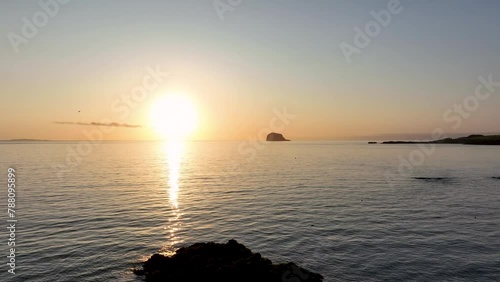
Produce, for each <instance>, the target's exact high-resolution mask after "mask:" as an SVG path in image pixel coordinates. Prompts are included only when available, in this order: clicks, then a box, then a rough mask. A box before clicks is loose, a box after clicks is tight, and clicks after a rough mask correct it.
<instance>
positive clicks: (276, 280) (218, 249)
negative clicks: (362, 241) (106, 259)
mask: <svg viewBox="0 0 500 282" xmlns="http://www.w3.org/2000/svg"><path fill="white" fill-rule="evenodd" d="M134 272H135V273H136V274H137V275H144V276H145V278H146V281H148V282H156V281H169V282H180V281H183V282H190V281H193V282H194V281H196V282H198V281H218V282H234V281H239V282H256V281H259V282H288V281H289V282H292V281H301V282H321V281H323V276H321V275H320V274H316V273H313V272H310V271H308V270H306V269H303V268H301V267H299V266H297V265H296V264H294V263H283V264H273V263H272V262H271V261H270V260H269V259H266V258H263V257H261V255H260V254H259V253H255V254H254V253H252V251H250V250H249V249H247V248H246V247H245V246H244V245H242V244H240V243H238V242H236V241H235V240H229V241H228V242H227V243H226V244H217V243H213V242H210V243H197V244H194V245H191V246H189V247H185V248H180V249H179V250H177V252H176V253H175V254H174V255H173V256H171V257H167V256H163V255H159V254H155V255H153V256H152V257H151V258H150V259H148V260H147V261H146V262H144V264H143V269H142V270H135V271H134Z"/></svg>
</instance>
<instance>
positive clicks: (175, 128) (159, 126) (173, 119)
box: [151, 95, 198, 140]
mask: <svg viewBox="0 0 500 282" xmlns="http://www.w3.org/2000/svg"><path fill="white" fill-rule="evenodd" d="M197 122H198V116H197V112H196V109H195V107H194V105H193V103H192V102H191V100H189V99H188V98H187V97H186V96H181V95H169V96H163V97H161V98H159V99H158V100H157V101H155V102H154V103H153V106H152V108H151V124H152V126H153V127H154V128H155V130H156V131H157V132H158V134H159V135H160V136H161V137H162V138H164V139H173V140H179V139H185V138H187V137H189V135H191V134H192V133H194V131H195V129H196V126H197Z"/></svg>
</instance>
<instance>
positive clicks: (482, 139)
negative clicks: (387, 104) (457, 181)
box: [382, 134, 500, 145]
mask: <svg viewBox="0 0 500 282" xmlns="http://www.w3.org/2000/svg"><path fill="white" fill-rule="evenodd" d="M382 144H462V145H500V135H486V136H485V135H480V134H473V135H469V136H467V137H459V138H445V139H440V140H434V141H385V142H382Z"/></svg>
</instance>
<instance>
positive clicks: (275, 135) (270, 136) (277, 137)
mask: <svg viewBox="0 0 500 282" xmlns="http://www.w3.org/2000/svg"><path fill="white" fill-rule="evenodd" d="M266 141H290V140H288V139H285V137H283V134H281V133H276V132H271V133H269V134H268V135H267V138H266Z"/></svg>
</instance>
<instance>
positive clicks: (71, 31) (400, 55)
mask: <svg viewBox="0 0 500 282" xmlns="http://www.w3.org/2000/svg"><path fill="white" fill-rule="evenodd" d="M55 1H56V0H41V1H16V0H6V1H1V2H0V35H2V37H1V38H2V39H1V40H0V61H1V64H0V84H1V85H2V89H1V91H0V139H17V138H34V139H51V140H81V139H85V138H88V136H87V135H88V133H89V132H94V133H95V132H96V130H101V127H99V125H100V124H102V123H106V124H109V123H112V124H113V125H114V126H113V128H112V130H107V131H106V130H101V131H102V134H103V138H104V139H109V140H151V139H157V138H159V134H158V132H156V131H155V129H154V128H153V127H152V126H151V120H150V116H151V114H150V112H151V109H152V108H153V107H154V105H155V103H156V102H157V101H158V99H160V98H161V97H162V96H165V95H167V96H168V95H180V96H183V97H187V98H188V99H189V101H191V103H192V104H193V105H194V108H195V109H196V112H197V117H198V124H197V129H196V130H195V131H194V133H193V134H192V135H191V136H190V138H192V139H194V140H244V139H248V138H254V137H257V138H262V133H263V132H266V131H271V130H273V129H279V131H280V132H281V133H284V134H285V137H287V138H289V139H292V140H330V139H331V140H336V139H353V140H358V139H365V138H375V137H380V138H384V137H388V136H391V137H394V138H404V137H407V136H419V137H425V136H431V133H432V132H433V130H434V129H436V128H442V129H443V130H444V131H445V132H446V133H447V134H458V133H498V132H500V123H499V120H500V111H499V109H500V85H499V84H500V37H499V36H498V28H499V27H500V17H499V16H498V13H499V11H500V2H498V1H495V0H478V1H472V0H470V1H463V0H457V1H436V0H428V1H424V0H422V1H416V0H414V1H411V0H401V1H400V2H399V4H398V3H397V2H395V1H396V0H375V1H357V0H345V1H341V0H338V1H327V0H324V1H319V0H317V1H312V0H308V1H305V0H302V1H298V0H295V1H294V0H290V1H268V0H266V1H264V0H262V1H249V0H240V1H238V0H215V1H212V0H199V1H194V0H170V1H152V0H151V1H127V0H122V1H101V0H86V1H82V0H73V1H69V2H68V3H65V2H66V1H63V0H60V2H55ZM40 3H41V4H40ZM44 3H45V4H44ZM47 7H48V8H47ZM387 14H389V15H390V20H388V18H387V17H384V15H385V16H386V15H387ZM374 15H379V16H374ZM380 15H382V16H380ZM376 17H378V20H379V21H377V19H376ZM30 25H32V26H31V27H33V26H34V27H35V29H36V31H35V32H33V30H32V29H30V28H29V26H30ZM367 28H368V30H367ZM370 28H371V29H370ZM23 31H24V33H23ZM358 31H361V33H363V34H362V35H359V33H358ZM363 38H364V39H365V40H364V41H363V40H362V39H363ZM356 39H357V40H356ZM366 39H368V40H366ZM367 41H368V43H367ZM342 46H344V49H343V48H342ZM345 46H348V47H345ZM345 48H347V49H345ZM345 50H350V52H351V53H350V55H349V54H348V53H346V51H345ZM353 50H355V51H353ZM346 54H348V56H346ZM479 77H482V78H483V80H481V79H479ZM488 80H490V83H486V85H485V83H482V82H481V81H483V82H484V81H488ZM495 83H496V84H495ZM480 85H482V86H480ZM146 88H148V89H146ZM477 88H479V93H480V95H481V96H480V98H481V99H480V98H478V97H479V96H477V94H476V90H477ZM140 89H143V90H145V92H140ZM495 90H496V91H495ZM134 91H135V92H134ZM131 93H135V94H137V93H143V94H141V95H142V96H134V97H140V99H134V98H133V100H132V101H130V97H131V95H132V94H131ZM137 95H139V94H137ZM124 97H129V100H128V102H127V101H125V100H124V99H125V98H124ZM464 103H468V104H467V105H466V106H464ZM457 107H459V108H457ZM457 109H458V110H457ZM459 109H461V111H460V112H459ZM284 112H285V113H284ZM107 129H109V128H107ZM105 131H106V132H105ZM86 134H87V135H86Z"/></svg>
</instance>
